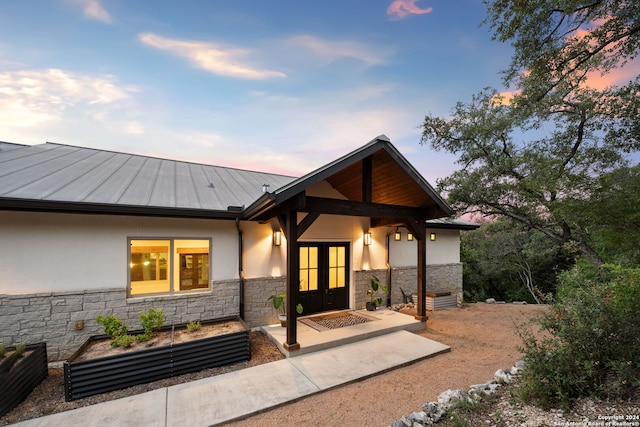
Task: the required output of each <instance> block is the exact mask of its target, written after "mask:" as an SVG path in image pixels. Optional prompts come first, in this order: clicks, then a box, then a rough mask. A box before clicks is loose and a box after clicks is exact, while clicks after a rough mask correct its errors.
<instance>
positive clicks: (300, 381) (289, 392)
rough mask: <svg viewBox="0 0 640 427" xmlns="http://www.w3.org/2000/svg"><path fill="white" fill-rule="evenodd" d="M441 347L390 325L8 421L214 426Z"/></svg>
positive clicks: (40, 426) (33, 424)
mask: <svg viewBox="0 0 640 427" xmlns="http://www.w3.org/2000/svg"><path fill="white" fill-rule="evenodd" d="M448 351H450V348H449V347H447V346H445V345H443V344H440V343H438V342H436V341H432V340H430V339H427V338H424V337H421V336H419V335H416V334H413V333H411V332H407V331H397V332H392V333H390V334H387V335H384V336H380V337H375V338H370V339H367V340H364V341H358V342H354V343H351V344H346V345H342V346H340V347H335V348H331V349H327V350H322V351H317V352H315V353H308V354H303V355H299V356H295V357H290V358H288V359H283V360H279V361H277V362H271V363H266V364H264V365H259V366H254V367H252V368H247V369H242V370H239V371H235V372H230V373H227V374H223V375H218V376H215V377H211V378H205V379H202V380H198V381H193V382H190V383H185V384H179V385H175V386H171V387H166V388H162V389H158V390H153V391H150V392H147V393H142V394H139V395H136V396H131V397H127V398H124V399H118V400H113V401H110V402H105V403H100V404H97V405H92V406H86V407H83V408H79V409H74V410H72V411H67V412H61V413H58V414H53V415H48V416H46V417H42V418H36V419H33V420H29V421H24V422H21V423H18V424H14V425H15V426H29V427H36V426H37V427H44V426H56V427H57V426H83V427H92V426H119V427H145V426H153V427H162V426H166V427H174V426H194V427H198V426H211V425H217V424H221V423H225V422H228V421H231V420H235V419H239V418H243V417H247V416H249V415H252V414H255V413H257V412H261V411H265V410H267V409H269V408H273V407H276V406H280V405H283V404H285V403H288V402H292V401H295V400H298V399H301V398H303V397H306V396H309V395H311V394H314V393H319V392H322V391H325V390H329V389H331V388H334V387H337V386H340V385H344V384H348V383H351V382H355V381H358V380H361V379H364V378H367V377H370V376H373V375H377V374H380V373H382V372H386V371H389V370H392V369H395V368H398V367H401V366H405V365H407V364H410V363H413V362H416V361H418V360H422V359H425V358H428V357H432V356H435V355H437V354H440V353H444V352H448Z"/></svg>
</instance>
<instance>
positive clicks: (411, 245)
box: [389, 228, 460, 267]
mask: <svg viewBox="0 0 640 427" xmlns="http://www.w3.org/2000/svg"><path fill="white" fill-rule="evenodd" d="M399 231H400V233H401V234H402V238H401V240H400V241H395V240H394V238H393V234H392V235H391V237H390V242H389V248H390V255H389V261H390V262H389V263H390V264H391V266H393V267H410V266H415V265H416V263H417V260H418V255H417V241H416V240H415V239H414V240H413V241H408V240H407V230H406V229H404V228H401V229H399ZM431 233H436V240H435V241H431V240H427V265H434V264H454V263H459V262H460V231H459V230H437V229H430V228H428V229H427V238H428V237H429V235H430V234H431Z"/></svg>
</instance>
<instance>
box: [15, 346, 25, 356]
mask: <svg viewBox="0 0 640 427" xmlns="http://www.w3.org/2000/svg"><path fill="white" fill-rule="evenodd" d="M26 349H27V344H26V343H20V344H16V350H15V354H17V355H18V357H22V356H23V355H24V352H25V350H26Z"/></svg>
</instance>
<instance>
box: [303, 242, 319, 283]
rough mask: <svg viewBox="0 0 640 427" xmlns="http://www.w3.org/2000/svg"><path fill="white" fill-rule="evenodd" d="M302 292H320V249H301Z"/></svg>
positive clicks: (304, 247)
mask: <svg viewBox="0 0 640 427" xmlns="http://www.w3.org/2000/svg"><path fill="white" fill-rule="evenodd" d="M300 290H301V291H317V290H318V248H314V247H306V246H303V247H300Z"/></svg>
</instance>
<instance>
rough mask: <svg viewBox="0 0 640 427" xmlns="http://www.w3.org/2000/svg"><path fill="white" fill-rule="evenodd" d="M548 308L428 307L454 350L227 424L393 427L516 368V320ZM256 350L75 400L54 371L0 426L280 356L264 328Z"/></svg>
mask: <svg viewBox="0 0 640 427" xmlns="http://www.w3.org/2000/svg"><path fill="white" fill-rule="evenodd" d="M544 309H545V307H544V306H534V305H516V304H470V305H467V306H465V307H463V308H461V309H453V310H447V311H438V312H434V313H429V320H428V321H427V327H426V330H425V331H424V332H421V333H420V335H422V336H424V337H426V338H430V339H433V340H436V341H438V342H441V343H443V344H446V345H448V346H450V347H451V352H450V353H446V354H443V355H439V356H436V357H434V358H431V359H426V360H423V361H420V362H417V363H415V364H412V365H409V366H407V367H404V368H399V369H396V370H393V371H390V372H387V373H384V374H381V375H378V376H375V377H372V378H369V379H366V380H363V381H360V382H357V383H353V384H350V385H347V386H343V387H339V388H336V389H333V390H330V391H327V392H324V393H320V394H316V395H313V396H309V397H307V398H304V399H301V400H299V401H297V402H294V403H290V404H286V405H284V406H281V407H279V408H275V409H272V410H270V411H266V412H264V413H261V414H258V415H255V416H253V417H251V418H248V419H245V420H241V421H237V422H235V423H230V424H229V425H230V426H244V425H260V426H261V427H269V426H282V425H304V426H336V425H344V426H368V427H371V426H374V427H375V426H388V425H390V424H391V422H392V420H394V419H398V418H400V417H401V416H402V415H406V414H410V413H411V412H413V411H419V410H420V408H421V407H422V404H423V403H424V401H425V400H430V401H434V400H437V397H438V395H439V394H440V393H441V392H443V391H444V390H446V389H449V388H451V389H457V388H460V389H468V387H469V385H471V384H477V383H484V382H486V381H488V380H489V379H491V378H493V374H494V373H495V371H496V370H498V369H506V368H509V367H511V366H512V365H513V363H514V362H515V361H516V360H518V359H519V358H520V357H521V355H520V354H519V353H518V351H517V349H516V346H517V345H518V340H517V338H516V336H515V334H514V325H516V324H520V323H522V322H524V321H526V320H528V319H530V318H531V317H533V316H535V315H536V314H537V313H539V312H540V311H541V310H544ZM251 352H252V356H251V357H252V358H251V361H249V362H243V363H239V364H236V365H232V366H228V367H223V368H214V369H207V370H205V371H201V372H197V373H193V374H186V375H182V376H180V377H174V378H168V379H166V380H161V381H156V382H153V383H150V384H142V385H139V386H136V387H131V388H129V389H126V390H118V391H114V392H110V393H105V394H102V395H98V396H92V397H88V398H85V399H80V400H77V401H74V402H65V401H64V387H63V378H62V372H61V371H62V369H52V370H50V375H49V377H48V378H47V379H46V380H45V381H44V382H43V383H42V384H40V385H39V386H38V387H37V388H36V389H35V390H34V391H33V392H32V393H31V395H30V396H29V397H28V398H27V400H26V401H25V402H23V403H22V404H20V405H19V406H18V407H17V408H16V409H14V410H13V411H12V412H10V413H9V414H7V415H6V416H4V417H2V418H0V426H5V425H8V424H12V423H16V422H19V421H23V420H26V419H31V418H35V417H40V416H43V415H47V414H51V413H56V412H62V411H66V410H70V409H74V408H78V407H81V406H86V405H91V404H95V403H99V402H104V401H108V400H113V399H118V398H121V397H126V396H130V395H133V394H137V393H142V392H145V391H149V390H153V389H157V388H161V387H167V386H169V385H173V384H179V383H184V382H188V381H194V380H196V379H200V378H206V377H210V376H214V375H219V374H222V373H226V372H230V371H233V370H237V369H244V368H247V367H250V366H255V365H259V364H261V363H268V362H271V361H275V360H279V359H281V358H282V355H281V354H280V353H279V352H278V350H277V349H276V347H275V346H274V345H273V344H271V343H270V342H269V340H268V339H267V338H266V336H265V335H264V334H262V333H252V337H251ZM277 386H278V385H277V384H274V387H277Z"/></svg>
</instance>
